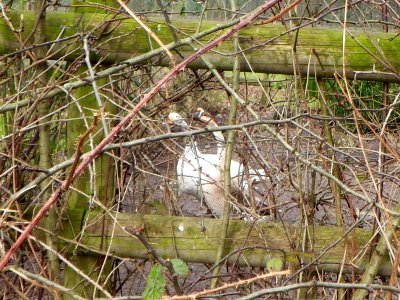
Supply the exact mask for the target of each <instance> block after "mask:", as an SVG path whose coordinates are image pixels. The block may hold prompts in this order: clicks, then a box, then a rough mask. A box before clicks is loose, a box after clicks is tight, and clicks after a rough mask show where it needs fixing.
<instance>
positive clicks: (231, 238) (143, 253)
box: [34, 210, 392, 276]
mask: <svg viewBox="0 0 400 300" xmlns="http://www.w3.org/2000/svg"><path fill="white" fill-rule="evenodd" d="M42 222H45V220H43V221H42ZM202 226H204V227H202ZM62 227H63V231H62V232H61V233H60V234H59V236H60V237H62V238H63V239H64V240H63V239H60V240H59V241H60V245H63V246H67V247H65V248H64V251H67V252H70V251H76V249H80V251H82V253H86V254H88V255H95V254H96V251H108V253H110V254H112V255H115V256H118V257H124V258H132V259H150V258H151V257H150V255H149V254H148V251H147V250H148V249H146V248H145V247H144V246H143V244H142V243H141V242H140V241H139V240H138V239H137V238H136V237H133V236H131V235H130V234H129V233H128V232H127V231H126V230H125V228H128V230H129V229H130V230H133V229H141V230H142V231H143V234H144V237H145V238H146V239H147V241H148V242H149V243H150V245H151V246H152V247H153V249H154V250H155V251H156V252H157V253H158V254H159V255H160V256H162V257H163V258H174V257H179V258H181V259H182V260H184V261H186V262H192V263H205V264H213V263H214V262H215V261H214V259H215V254H216V251H217V247H218V244H219V237H220V232H219V231H220V229H221V220H220V219H208V218H203V219H200V218H193V217H174V216H159V215H138V214H130V213H116V212H112V213H110V214H108V215H105V214H104V213H100V212H91V213H89V214H84V212H83V211H82V210H70V211H69V212H68V213H67V214H66V215H65V217H64V221H63V226H62ZM82 227H84V228H85V229H84V230H83V231H81V229H82ZM308 232H309V233H310V234H312V236H311V237H310V239H309V240H308V241H307V242H306V245H307V249H306V251H298V250H296V249H294V248H293V247H294V246H293V245H299V244H301V240H302V239H303V237H304V232H303V231H299V227H298V226H297V225H285V226H283V225H282V224H280V223H272V222H267V221H262V222H261V221H260V222H255V223H254V222H250V221H241V220H231V221H230V223H229V230H228V236H227V243H226V248H225V255H228V254H231V256H229V258H228V259H227V263H228V264H234V263H235V264H237V265H239V266H252V267H265V266H266V263H267V261H268V260H270V259H271V258H272V257H279V258H280V259H282V260H283V261H284V262H285V264H286V265H288V266H290V267H292V268H295V269H296V268H298V267H299V266H300V262H302V263H303V264H304V263H310V262H313V261H314V260H315V262H314V263H315V266H316V267H317V268H318V269H320V270H324V271H327V272H339V271H340V270H341V269H342V268H343V272H345V273H350V272H352V270H353V268H354V271H355V273H362V272H363V270H364V269H363V268H362V267H361V266H363V265H365V263H366V262H367V261H368V259H369V249H370V247H369V246H368V243H369V242H370V240H371V237H372V230H370V229H362V228H356V229H354V232H350V233H349V234H348V235H347V236H344V234H345V232H346V228H338V227H334V226H316V227H313V228H309V230H308ZM34 235H36V237H39V238H41V239H42V238H43V239H44V233H43V231H42V230H41V229H40V228H37V229H36V230H35V231H34ZM65 239H68V240H71V241H72V240H79V242H80V243H82V245H84V247H78V248H76V245H75V244H74V243H73V242H72V243H70V244H69V243H68V242H66V241H65ZM353 241H354V244H353ZM241 249H243V250H242V251H241ZM92 250H93V251H92ZM359 266H360V267H359ZM391 272H392V264H391V262H390V260H389V258H386V259H385V260H384V262H383V263H382V264H381V266H380V268H379V275H384V276H388V275H390V274H391Z"/></svg>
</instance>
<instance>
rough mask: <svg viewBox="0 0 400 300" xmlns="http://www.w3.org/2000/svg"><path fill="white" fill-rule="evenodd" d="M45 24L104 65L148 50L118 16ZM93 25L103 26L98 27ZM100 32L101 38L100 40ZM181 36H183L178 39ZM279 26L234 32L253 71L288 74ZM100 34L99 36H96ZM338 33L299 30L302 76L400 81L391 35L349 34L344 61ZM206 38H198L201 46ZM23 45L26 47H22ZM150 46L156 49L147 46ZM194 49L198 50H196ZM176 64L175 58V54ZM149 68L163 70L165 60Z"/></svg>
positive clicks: (59, 18) (4, 49) (8, 47)
mask: <svg viewBox="0 0 400 300" xmlns="http://www.w3.org/2000/svg"><path fill="white" fill-rule="evenodd" d="M7 14H8V16H9V17H10V19H11V21H12V23H13V25H14V27H15V28H19V26H20V25H19V24H20V13H19V12H15V11H10V12H8V13H7ZM33 20H34V16H33V15H32V14H30V13H24V27H25V29H24V31H23V32H22V33H21V35H22V37H26V36H27V35H28V34H29V33H30V31H31V29H32V27H33ZM46 22H47V24H46V40H47V41H54V40H56V39H57V37H58V36H59V34H60V33H61V32H62V31H63V34H62V38H65V37H68V36H73V35H74V34H76V33H85V34H86V33H88V32H91V31H93V37H94V38H96V39H97V38H98V39H97V40H96V43H95V44H94V45H93V49H95V51H92V53H91V55H92V59H93V60H99V59H102V60H103V61H105V62H109V63H110V62H113V63H115V62H118V61H123V60H125V59H128V58H131V57H133V56H137V55H140V54H143V53H147V52H148V51H150V50H151V49H150V47H149V44H148V37H147V34H146V33H145V31H144V30H143V29H142V28H140V26H139V25H138V24H137V23H135V22H134V21H133V20H130V19H123V18H122V17H118V19H117V20H110V19H107V18H105V17H104V15H102V14H90V13H85V14H83V15H81V14H73V13H60V12H49V13H48V17H47V21H46ZM99 24H103V25H102V26H99ZM216 24H217V23H215V22H204V25H203V27H202V29H203V30H205V29H209V28H211V27H213V26H215V25H216ZM147 25H148V26H149V27H150V28H151V29H152V30H153V31H154V32H156V33H157V35H158V36H159V37H160V39H161V40H162V41H163V42H164V43H170V42H172V41H173V38H172V36H171V34H170V31H169V29H168V27H167V26H165V25H163V21H162V20H153V21H149V22H147ZM173 25H174V26H176V27H177V28H179V31H180V32H181V34H180V37H181V38H183V37H187V36H188V35H192V34H194V32H195V29H196V26H197V21H196V20H193V21H192V20H174V21H173ZM104 32H106V33H107V34H105V35H104ZM182 32H184V33H185V34H182ZM284 32H285V29H284V27H282V26H280V25H263V26H256V27H248V28H245V29H243V30H241V32H240V38H239V40H240V47H241V48H242V49H244V50H245V52H244V54H245V55H246V58H247V60H248V61H249V63H250V65H251V67H252V68H253V70H254V71H255V72H260V73H275V74H293V63H292V61H293V51H292V45H291V43H290V39H289V38H288V36H287V35H286V34H283V33H284ZM101 33H103V35H102V37H100V35H101ZM342 35H343V32H342V31H341V30H332V29H326V28H324V29H321V28H302V29H300V31H299V35H298V38H297V44H296V55H297V56H298V61H299V70H300V72H301V73H302V74H303V75H306V74H310V75H312V76H313V75H314V74H316V75H318V76H321V77H333V75H334V73H335V72H337V73H339V74H342V67H343V63H344V64H345V66H346V71H345V73H346V76H347V77H348V78H357V79H359V80H376V81H391V82H400V78H399V76H398V74H399V73H400V51H398V49H399V48H400V39H398V38H395V35H396V33H392V34H390V33H389V34H386V33H368V34H365V33H362V32H356V31H354V32H352V36H351V35H350V34H349V33H348V34H347V36H346V50H345V57H343V56H342V43H343V37H342ZM209 38H210V37H209V36H207V37H205V38H202V39H201V40H200V41H201V42H202V43H205V42H206V41H207V40H208V39H209ZM27 46H29V45H27ZM153 46H154V47H156V46H157V45H153ZM199 47H200V45H199ZM19 48H20V45H19V43H18V42H17V39H16V38H15V35H14V33H12V31H11V30H10V29H9V28H8V26H7V25H6V23H5V21H4V19H1V20H0V55H1V54H2V55H4V54H7V53H10V52H13V51H15V50H17V49H19ZM214 50H216V51H218V52H209V53H207V54H205V56H206V58H207V59H208V60H209V61H210V62H211V63H213V64H214V65H215V67H216V68H217V69H219V70H232V66H233V55H231V54H233V49H232V43H231V41H230V40H227V41H225V42H224V43H222V44H221V45H219V46H218V47H217V48H216V49H214ZM67 52H68V53H70V55H69V56H67V57H65V58H64V59H72V58H76V57H77V56H78V55H80V54H81V53H82V45H81V42H80V41H79V39H78V38H75V39H72V40H69V41H65V42H62V43H60V44H59V45H57V46H56V47H54V48H53V56H52V58H53V59H56V58H57V59H58V58H60V57H62V56H64V55H66V53H67ZM191 53H193V50H192V49H191V47H189V46H187V45H186V46H181V47H179V54H180V55H182V57H187V56H188V55H190V54H191ZM176 59H177V60H178V61H179V59H181V58H180V57H178V55H176ZM155 63H158V64H161V65H165V66H168V65H169V63H170V62H169V60H168V59H167V58H164V59H161V60H157V61H155ZM240 64H241V65H240V69H241V70H242V71H244V72H245V71H250V68H249V65H248V64H247V62H246V60H245V59H244V57H243V56H242V57H241V63H240ZM190 67H191V68H205V66H204V64H203V62H202V61H201V60H200V59H198V60H196V61H194V62H193V63H192V64H190Z"/></svg>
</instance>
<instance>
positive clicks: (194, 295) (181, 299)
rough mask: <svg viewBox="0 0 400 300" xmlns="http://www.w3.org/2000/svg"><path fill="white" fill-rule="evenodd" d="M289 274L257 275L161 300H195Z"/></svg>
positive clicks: (288, 271)
mask: <svg viewBox="0 0 400 300" xmlns="http://www.w3.org/2000/svg"><path fill="white" fill-rule="evenodd" d="M290 273H291V271H290V270H285V271H279V272H271V273H267V274H262V275H257V276H255V277H253V278H250V279H245V280H239V281H237V282H233V283H228V284H224V285H223V286H220V287H217V288H215V289H209V290H205V291H201V292H196V293H192V294H189V295H185V296H173V297H164V298H161V299H163V300H184V299H196V298H198V297H200V296H204V295H209V294H212V293H216V292H219V291H223V290H226V289H229V288H233V287H238V286H242V285H247V284H250V283H252V282H254V281H258V280H262V279H266V278H270V277H277V276H284V275H289V274H290Z"/></svg>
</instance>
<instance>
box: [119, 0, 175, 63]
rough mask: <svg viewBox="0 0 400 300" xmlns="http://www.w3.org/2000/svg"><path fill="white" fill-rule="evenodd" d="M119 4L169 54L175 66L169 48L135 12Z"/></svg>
mask: <svg viewBox="0 0 400 300" xmlns="http://www.w3.org/2000/svg"><path fill="white" fill-rule="evenodd" d="M117 2H118V3H119V4H120V5H121V6H122V7H123V8H124V9H125V10H126V12H127V13H128V14H129V15H130V16H131V17H132V18H133V19H134V20H135V21H136V22H137V23H138V24H139V25H140V26H141V27H142V28H143V29H144V30H145V31H146V32H147V33H148V34H149V35H150V36H151V37H152V38H153V40H155V41H156V42H157V44H158V45H159V46H160V47H161V48H162V49H163V50H164V51H165V52H166V53H167V55H168V56H169V58H170V60H171V65H172V66H175V65H176V62H175V58H174V56H173V55H172V53H171V52H170V51H169V50H168V48H167V47H166V46H165V44H164V43H163V42H162V41H161V40H160V39H159V38H158V36H157V35H155V34H154V33H153V32H152V31H151V30H150V28H149V27H147V26H146V24H144V23H143V22H142V21H141V20H140V19H139V18H138V17H137V16H136V15H135V14H134V12H133V11H132V10H131V9H130V8H129V7H128V6H127V5H126V4H125V3H124V2H122V1H121V0H117Z"/></svg>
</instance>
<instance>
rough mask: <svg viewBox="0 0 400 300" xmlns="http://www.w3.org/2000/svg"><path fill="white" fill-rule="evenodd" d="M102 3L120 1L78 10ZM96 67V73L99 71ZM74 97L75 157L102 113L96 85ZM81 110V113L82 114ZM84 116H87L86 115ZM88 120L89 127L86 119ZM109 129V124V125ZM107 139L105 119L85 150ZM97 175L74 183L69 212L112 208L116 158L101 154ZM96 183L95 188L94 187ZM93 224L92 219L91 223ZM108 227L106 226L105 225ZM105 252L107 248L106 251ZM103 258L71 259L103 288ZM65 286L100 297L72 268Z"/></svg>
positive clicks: (107, 267)
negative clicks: (78, 144) (82, 139)
mask: <svg viewBox="0 0 400 300" xmlns="http://www.w3.org/2000/svg"><path fill="white" fill-rule="evenodd" d="M71 2H72V3H71V5H74V4H75V5H80V6H82V5H83V4H85V3H84V2H85V1H79V0H76V1H71ZM94 2H96V3H100V4H102V5H107V6H115V4H116V1H110V0H107V1H101V0H97V1H95V0H93V1H91V2H90V3H86V5H88V6H89V7H88V6H85V5H83V7H84V8H80V9H77V10H76V12H79V13H83V14H84V13H98V12H99V11H98V10H96V9H94V8H90V5H93V3H94ZM98 69H99V68H98V67H96V71H98ZM87 71H88V68H87V67H86V66H83V65H82V66H81V67H80V69H79V73H80V74H81V75H82V76H88V72H87ZM106 82H107V78H103V79H101V80H96V83H97V86H98V87H99V88H100V87H101V86H102V85H104V84H105V83H106ZM73 97H74V98H75V99H76V100H77V103H71V105H70V106H69V109H68V118H69V119H70V120H71V121H69V122H68V124H67V155H68V157H72V156H73V155H74V154H75V151H76V149H75V145H76V141H77V140H78V139H79V138H80V136H81V135H82V134H83V133H84V132H85V131H86V130H87V126H86V125H89V126H90V124H91V123H92V121H93V113H94V112H98V111H99V110H100V107H99V104H98V102H97V100H96V97H95V94H94V87H93V86H92V85H89V86H85V87H81V88H79V89H76V90H75V91H74V93H73ZM102 100H103V109H104V112H115V111H116V108H115V107H114V106H113V105H112V104H111V103H109V102H107V101H105V99H102ZM80 110H81V111H80ZM82 113H83V116H82ZM83 118H85V120H86V124H85V122H84V120H83ZM108 126H109V125H108ZM103 137H104V128H103V124H102V122H101V120H99V122H98V125H97V127H96V129H95V130H94V131H93V132H92V133H91V137H89V138H87V140H86V141H85V147H84V151H88V150H90V139H91V138H92V141H93V144H94V145H96V144H98V143H99V142H100V141H101V140H102V139H103ZM93 171H94V173H93V174H95V176H93V178H91V172H89V170H87V171H86V172H85V173H84V174H82V175H81V176H80V177H79V178H78V179H77V180H76V182H75V183H74V185H73V188H74V190H71V191H70V192H69V193H68V198H67V206H68V209H76V208H83V209H89V208H92V209H96V207H98V206H97V205H96V201H98V202H100V203H101V204H102V205H104V206H105V207H108V206H109V204H110V203H111V201H112V199H113V195H114V164H113V159H112V158H111V157H110V156H107V155H101V156H99V157H98V158H97V159H96V160H95V168H94V170H93ZM92 184H93V187H91V185H92ZM89 203H92V204H93V205H92V207H89ZM87 221H89V222H90V220H87ZM103 225H104V224H103ZM103 250H105V249H103ZM104 259H105V258H104V257H103V256H100V255H99V256H84V255H74V256H73V257H72V258H71V259H70V260H71V262H72V263H73V264H74V265H75V266H76V267H77V268H78V269H79V270H80V271H81V272H84V273H85V274H87V275H89V276H90V277H91V278H92V279H93V280H95V281H96V282H99V283H100V285H102V286H105V288H107V287H108V286H109V285H108V284H104V283H103V281H104V280H106V276H107V275H108V274H109V272H110V271H111V261H110V260H108V261H104ZM99 278H100V279H99ZM64 286H65V287H69V288H73V289H74V292H75V293H76V294H78V295H80V296H83V297H85V298H88V299H89V298H93V297H94V296H98V295H97V294H98V291H97V292H96V291H95V290H94V287H93V286H92V285H87V284H86V283H85V282H82V277H81V276H79V275H78V274H77V272H76V271H74V270H73V269H72V268H69V267H67V266H66V267H65V270H64ZM64 299H70V297H69V296H66V295H64Z"/></svg>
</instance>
